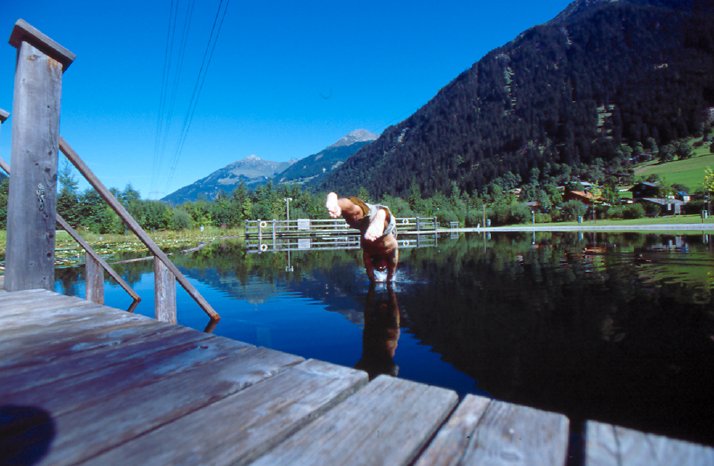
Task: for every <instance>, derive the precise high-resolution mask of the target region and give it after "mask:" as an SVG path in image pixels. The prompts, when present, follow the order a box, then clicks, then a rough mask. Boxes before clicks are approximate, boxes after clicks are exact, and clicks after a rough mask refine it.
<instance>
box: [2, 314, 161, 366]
mask: <svg viewBox="0 0 714 466" xmlns="http://www.w3.org/2000/svg"><path fill="white" fill-rule="evenodd" d="M153 325H155V322H153V321H151V320H150V319H146V320H137V321H133V320H128V319H113V320H111V321H108V322H107V321H102V320H100V319H92V320H90V321H89V322H87V323H85V325H84V326H83V327H78V328H73V327H69V328H62V329H59V328H56V327H52V331H51V332H45V333H43V334H42V338H41V339H40V338H37V337H36V336H34V335H32V333H27V334H24V336H23V337H18V338H13V339H10V340H5V339H3V340H0V368H3V369H6V368H8V367H12V366H16V365H32V364H40V363H42V362H44V361H48V360H54V359H57V358H59V357H61V356H62V355H65V354H71V353H78V352H82V351H90V350H96V349H98V348H102V347H112V346H116V345H118V344H120V343H121V342H123V341H125V340H126V339H127V338H130V337H131V336H132V335H136V334H137V333H139V332H142V331H143V330H142V329H141V327H146V328H148V329H151V328H152V326H153Z"/></svg>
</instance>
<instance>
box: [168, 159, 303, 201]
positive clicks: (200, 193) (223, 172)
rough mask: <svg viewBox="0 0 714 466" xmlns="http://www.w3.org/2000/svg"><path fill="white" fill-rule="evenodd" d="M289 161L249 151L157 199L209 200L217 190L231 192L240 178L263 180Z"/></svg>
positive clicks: (250, 181) (251, 181) (250, 183)
mask: <svg viewBox="0 0 714 466" xmlns="http://www.w3.org/2000/svg"><path fill="white" fill-rule="evenodd" d="M292 163H293V161H291V162H273V161H270V160H263V159H261V158H260V157H258V156H257V155H249V156H248V157H246V158H244V159H242V160H238V161H236V162H233V163H231V164H229V165H226V166H225V167H223V168H221V169H219V170H216V171H214V172H213V173H211V174H210V175H208V176H206V177H205V178H201V179H200V180H198V181H196V182H194V183H191V184H190V185H188V186H184V187H183V188H180V189H178V190H176V191H174V192H173V193H171V194H169V195H167V196H165V197H164V198H162V199H161V200H162V201H165V202H168V203H170V204H181V203H184V202H188V201H196V200H198V199H205V200H213V199H215V198H216V197H217V196H218V194H219V193H224V194H230V193H232V192H233V190H235V189H236V188H237V187H238V185H239V184H240V183H241V182H244V183H245V185H246V186H253V185H257V184H260V183H265V182H266V181H267V180H269V179H271V178H272V177H273V176H274V175H275V174H276V173H280V172H281V171H283V170H285V169H286V168H287V167H289V166H290V165H291V164H292Z"/></svg>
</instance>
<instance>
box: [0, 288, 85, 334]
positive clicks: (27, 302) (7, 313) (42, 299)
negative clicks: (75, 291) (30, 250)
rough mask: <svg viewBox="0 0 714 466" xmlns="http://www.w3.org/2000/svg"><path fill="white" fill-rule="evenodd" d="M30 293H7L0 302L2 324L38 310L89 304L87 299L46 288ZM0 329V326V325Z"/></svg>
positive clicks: (26, 316)
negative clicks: (53, 292)
mask: <svg viewBox="0 0 714 466" xmlns="http://www.w3.org/2000/svg"><path fill="white" fill-rule="evenodd" d="M32 291H33V292H32V293H29V292H27V291H23V292H12V293H8V295H7V296H5V297H3V300H2V301H1V302H0V320H3V324H5V323H8V322H13V321H20V319H21V318H22V319H29V318H33V317H35V316H36V314H37V313H39V312H44V311H47V310H58V309H62V308H64V307H67V308H69V307H76V306H81V305H90V304H91V303H89V302H88V301H84V300H81V299H77V298H74V297H71V296H63V295H56V294H52V293H50V292H49V291H47V290H42V292H39V290H37V292H35V291H36V290H32ZM0 330H2V327H1V326H0Z"/></svg>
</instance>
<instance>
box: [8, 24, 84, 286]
mask: <svg viewBox="0 0 714 466" xmlns="http://www.w3.org/2000/svg"><path fill="white" fill-rule="evenodd" d="M10 44H11V45H13V46H14V47H16V48H17V65H16V70H15V88H14V96H13V125H12V149H11V150H12V164H13V170H14V172H15V176H12V177H10V194H9V197H8V216H7V248H6V249H7V257H6V270H5V273H6V276H5V289H6V290H8V291H18V290H27V289H33V288H45V289H48V290H51V289H53V288H54V278H55V272H54V267H55V253H54V250H55V215H56V199H55V197H56V191H57V143H58V140H59V116H60V96H61V94H62V73H63V71H64V70H65V69H66V68H67V67H68V66H69V65H70V64H71V63H72V61H73V60H74V54H73V53H71V52H69V51H68V50H66V49H65V48H64V47H62V46H60V45H59V44H57V43H56V42H54V41H53V40H52V39H50V38H49V37H47V36H45V35H44V34H42V33H41V32H40V31H38V30H37V29H35V28H33V27H32V26H30V25H29V24H27V23H26V22H25V21H24V20H18V21H17V23H16V24H15V27H14V29H13V31H12V35H11V36H10Z"/></svg>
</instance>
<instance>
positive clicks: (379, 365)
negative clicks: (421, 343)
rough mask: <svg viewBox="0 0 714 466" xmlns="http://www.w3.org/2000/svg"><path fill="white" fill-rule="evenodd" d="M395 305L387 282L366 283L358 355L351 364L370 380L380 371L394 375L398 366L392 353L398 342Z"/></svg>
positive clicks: (397, 316)
mask: <svg viewBox="0 0 714 466" xmlns="http://www.w3.org/2000/svg"><path fill="white" fill-rule="evenodd" d="M399 322H400V316H399V304H398V303H397V295H396V293H395V292H394V288H393V287H392V286H391V284H389V285H386V286H380V290H379V291H377V288H376V286H375V284H374V283H372V284H370V287H369V292H368V293H367V301H366V304H365V308H364V330H363V333H362V358H361V359H360V360H359V361H358V362H357V364H356V365H355V367H356V368H357V369H361V370H363V371H365V372H367V374H369V379H370V380H372V379H374V378H375V377H377V376H378V375H380V374H387V375H392V376H395V377H396V376H397V375H398V374H399V366H397V364H396V363H395V362H394V353H395V352H396V350H397V344H398V343H399V334H400V330H399Z"/></svg>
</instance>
